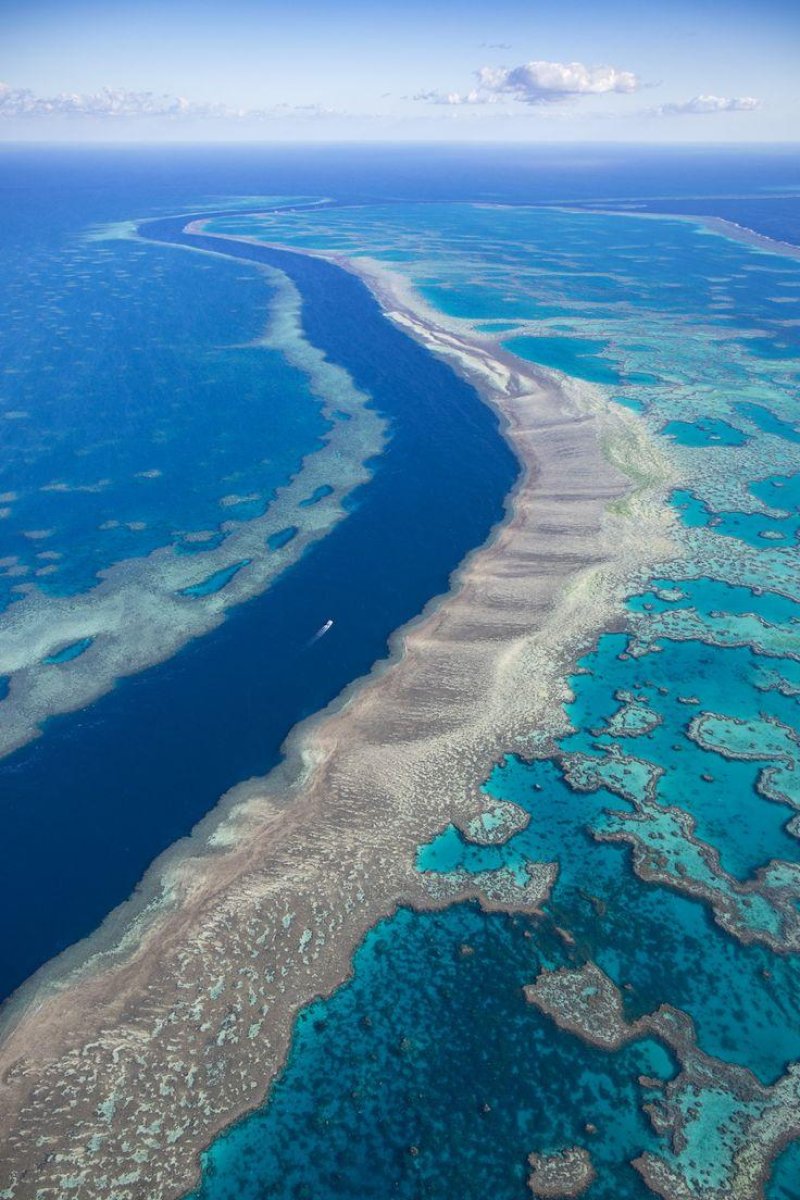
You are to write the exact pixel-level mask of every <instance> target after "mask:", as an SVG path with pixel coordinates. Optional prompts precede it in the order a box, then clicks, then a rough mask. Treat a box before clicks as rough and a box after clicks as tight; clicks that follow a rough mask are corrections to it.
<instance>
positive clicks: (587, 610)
mask: <svg viewBox="0 0 800 1200" xmlns="http://www.w3.org/2000/svg"><path fill="white" fill-rule="evenodd" d="M337 261H339V260H337ZM340 265H341V266H343V267H346V268H347V269H351V270H356V272H357V273H358V274H360V275H361V276H362V278H364V279H365V281H366V282H367V283H368V285H369V286H370V287H371V288H372V290H373V292H374V293H375V294H376V296H377V298H378V299H379V301H380V303H381V305H382V307H383V309H384V311H385V313H386V315H387V316H388V317H389V319H391V320H392V321H394V322H395V323H396V324H397V325H398V326H400V327H401V328H403V329H404V330H405V331H406V332H407V333H408V334H409V335H410V336H412V337H414V338H416V339H417V340H418V341H419V342H421V343H422V344H423V345H424V346H426V347H427V348H428V349H429V350H430V351H431V353H433V354H435V355H438V356H439V357H441V358H443V359H444V360H445V361H447V362H448V363H450V364H451V365H452V367H453V368H454V369H455V370H456V371H458V372H459V374H461V375H462V376H463V377H464V378H466V379H467V380H468V381H469V382H470V383H472V384H473V385H474V386H475V387H476V388H477V389H478V390H479V392H480V393H481V395H482V397H483V398H484V399H485V400H486V401H487V402H488V403H490V404H491V405H493V406H494V407H495V408H496V410H497V411H498V413H499V414H500V415H501V419H502V423H503V428H504V432H505V435H506V437H507V438H508V440H509V442H510V444H511V445H512V447H513V449H514V451H515V453H516V455H517V456H518V458H519V460H520V462H521V463H522V464H523V467H524V471H523V475H522V477H521V479H520V481H519V483H518V485H517V487H516V489H515V491H514V493H513V495H512V496H511V498H510V502H509V510H508V516H507V519H506V521H505V522H504V523H503V524H502V525H501V526H500V527H498V529H497V530H496V531H495V534H494V536H493V537H492V538H491V539H490V541H489V542H488V543H487V544H486V545H485V546H484V547H482V548H481V549H480V550H478V551H476V552H474V553H473V554H472V555H470V556H469V557H468V558H467V559H466V561H465V562H464V564H463V565H462V567H461V568H460V570H459V571H458V572H457V573H456V575H455V576H454V578H453V580H452V587H451V590H450V592H449V593H448V594H447V596H446V597H444V598H442V599H440V600H438V601H436V602H434V603H432V604H431V605H430V606H429V608H428V609H427V610H426V612H425V613H424V614H423V615H422V616H421V617H420V618H419V619H417V620H416V621H415V622H412V623H411V624H410V625H409V626H407V627H406V628H405V629H403V630H401V631H399V632H398V634H397V635H396V637H395V641H394V646H393V654H392V657H391V659H390V660H389V661H388V662H387V663H384V664H379V665H378V667H376V668H375V669H374V670H373V672H372V674H371V675H370V676H369V677H367V679H365V680H363V681H360V682H359V683H358V684H356V685H354V686H353V687H352V688H350V689H348V691H347V692H346V693H345V695H344V697H343V698H341V699H340V701H339V702H337V703H336V704H335V705H333V706H331V708H330V709H329V710H327V711H326V712H325V713H323V714H321V715H320V716H319V717H317V718H314V719H312V720H310V721H308V722H306V723H304V724H303V725H301V726H299V727H298V729H297V730H295V732H294V734H293V735H292V736H291V738H290V739H289V743H288V745H287V757H286V760H285V762H284V764H283V765H282V767H280V768H278V769H277V770H276V771H275V772H273V773H272V774H271V775H270V776H268V777H267V778H266V779H264V780H255V781H251V782H250V783H248V784H245V785H242V786H241V787H240V788H237V789H235V790H234V792H232V793H231V794H230V795H229V796H228V797H227V798H226V800H225V802H224V803H223V804H221V805H220V807H219V808H218V810H216V812H215V813H214V814H211V816H210V817H209V818H207V819H206V821H205V822H203V824H202V826H200V827H199V828H198V830H197V831H196V832H195V835H194V836H193V838H192V839H189V840H187V841H186V842H184V843H182V844H180V845H179V846H178V847H176V848H175V849H174V850H173V851H172V852H168V853H167V854H166V855H164V856H162V858H161V859H160V860H159V862H157V863H156V864H154V867H153V868H151V871H150V872H149V873H148V876H147V877H146V879H145V881H144V883H143V887H142V889H141V892H140V895H139V897H138V898H135V899H134V901H133V902H132V904H131V905H130V907H129V909H128V910H127V911H124V910H123V911H122V912H118V913H117V914H115V917H114V920H113V922H109V923H107V925H106V926H105V927H104V928H103V929H102V930H101V931H99V934H98V935H96V937H95V938H94V939H89V941H88V942H87V943H85V944H84V945H83V946H82V947H79V948H77V950H76V951H73V952H72V953H71V954H69V955H68V956H65V958H64V959H63V960H62V961H61V963H58V962H57V963H56V964H55V965H54V966H53V967H51V968H50V969H47V970H46V971H45V973H43V975H42V976H41V977H40V978H39V979H38V980H34V982H33V983H32V984H31V985H29V986H28V987H27V988H26V989H25V990H24V991H23V993H22V994H21V995H20V996H18V998H17V1000H16V1001H15V1003H14V1004H13V1005H12V1006H11V1008H10V1009H9V1010H8V1015H7V1020H6V1028H5V1033H4V1037H3V1040H2V1044H0V1080H1V1081H2V1085H1V1086H0V1137H1V1140H2V1144H3V1146H4V1150H3V1151H2V1154H0V1195H2V1197H3V1200H19V1198H23V1197H41V1198H44V1197H55V1196H60V1195H64V1194H70V1195H76V1196H79V1197H80V1198H81V1200H84V1198H88V1197H101V1196H102V1197H110V1196H113V1197H115V1200H144V1198H145V1197H146V1198H147V1200H157V1198H167V1197H177V1196H180V1195H182V1194H183V1193H184V1192H185V1191H186V1190H187V1189H188V1188H189V1187H191V1186H192V1184H193V1183H195V1182H196V1180H197V1178H198V1161H199V1160H198V1155H199V1152H200V1151H201V1150H202V1149H203V1148H204V1147H206V1146H207V1145H208V1144H209V1143H210V1142H211V1141H212V1139H213V1138H214V1136H215V1135H216V1134H217V1133H218V1132H219V1131H220V1130H221V1129H223V1128H225V1127H226V1126H227V1125H229V1124H230V1123H231V1122H233V1121H235V1120H236V1119H237V1118H239V1117H241V1116H242V1115H243V1114H244V1113H246V1112H247V1111H249V1110H252V1109H253V1108H255V1107H256V1106H257V1105H258V1104H260V1103H261V1102H262V1101H263V1099H264V1096H265V1094H266V1092H267V1091H268V1089H269V1085H270V1082H271V1081H272V1080H273V1079H274V1077H275V1075H276V1073H277V1072H278V1071H279V1069H280V1067H281V1064H282V1063H283V1061H284V1058H285V1055H286V1052H287V1048H288V1045H289V1042H290V1038H291V1033H292V1027H293V1022H294V1019H295V1017H296V1015H297V1013H298V1011H299V1010H300V1009H301V1008H302V1007H303V1006H304V1005H305V1004H307V1003H308V1002H309V1001H310V1000H311V999H313V998H314V997H316V996H319V995H327V994H329V993H330V992H332V991H333V990H334V989H335V988H336V987H337V986H338V985H339V984H341V982H342V981H343V980H345V979H346V978H347V976H348V974H349V972H350V969H351V961H352V956H353V952H354V950H355V949H356V947H357V946H358V944H359V943H360V941H361V940H362V939H363V937H364V935H365V933H366V932H367V931H368V930H369V929H370V928H371V927H372V926H374V925H375V924H376V922H377V921H379V920H380V919H381V918H382V917H384V916H386V915H387V914H391V913H392V912H394V911H395V910H396V909H397V907H398V906H401V905H409V906H414V907H418V908H433V907H439V906H442V905H446V904H450V903H453V902H454V901H456V900H459V899H465V898H471V899H475V900H477V901H478V902H479V903H480V904H482V905H483V906H484V907H485V908H486V909H502V910H509V909H512V910H513V909H521V910H524V911H528V912H532V913H536V912H537V911H539V909H540V907H541V905H542V904H543V903H544V902H545V901H546V899H547V897H548V895H549V892H550V889H551V888H552V885H553V883H554V881H555V878H556V867H555V865H554V864H548V863H543V864H532V865H531V867H530V868H529V876H528V879H527V881H526V882H525V884H524V885H522V886H520V884H519V883H518V881H517V880H516V879H515V878H513V877H512V876H510V875H508V876H507V875H504V873H503V872H487V873H485V875H480V874H478V875H473V876H470V877H468V878H464V877H459V878H455V879H452V880H450V881H449V882H448V880H447V877H437V879H436V886H435V888H434V885H433V884H432V883H431V880H430V877H428V876H425V875H423V874H421V873H419V872H418V871H417V870H416V868H415V865H414V863H415V855H416V850H417V848H418V846H419V845H420V844H421V843H423V842H425V841H428V840H430V839H431V838H432V837H433V836H434V835H435V834H437V833H438V832H440V830H441V829H442V828H444V826H445V825H447V824H448V823H449V822H454V823H455V824H457V825H458V826H460V827H462V828H463V827H465V826H466V824H467V823H468V822H469V821H470V820H474V818H475V817H476V816H477V815H478V814H479V813H480V812H481V811H482V810H483V809H484V808H485V807H486V805H487V803H488V801H487V799H486V798H485V797H483V796H482V795H481V792H480V790H479V785H480V783H481V781H482V780H483V779H484V778H485V777H486V776H487V774H488V773H489V771H490V769H491V767H492V765H493V763H494V762H495V761H496V760H497V759H498V758H499V757H500V756H501V755H502V754H503V753H505V752H507V751H518V752H520V753H525V752H526V750H528V749H530V748H532V746H533V745H534V742H532V731H538V735H537V736H538V739H539V741H538V743H537V744H539V745H541V744H542V739H543V738H546V737H547V735H552V734H554V733H556V732H558V731H559V730H560V729H562V728H563V724H564V718H563V715H562V709H561V702H562V701H563V700H564V699H565V698H566V696H567V685H566V675H567V673H568V671H569V670H570V668H571V667H572V665H573V664H574V662H575V659H576V657H577V656H578V655H579V654H580V653H581V652H582V651H583V650H585V649H586V648H588V647H589V646H590V645H591V643H592V642H593V640H594V638H595V637H596V635H597V634H598V632H599V631H601V630H604V629H607V628H609V627H613V626H614V625H615V624H616V623H618V622H619V621H620V620H621V616H622V603H623V600H624V597H625V595H626V594H628V592H629V591H630V590H631V589H633V588H635V587H636V584H637V582H638V581H641V580H642V579H644V578H645V577H646V572H647V570H648V567H649V566H650V565H652V564H654V563H655V562H658V561H663V560H665V559H668V558H669V557H670V556H671V554H672V552H673V546H672V543H671V539H670V533H671V529H672V521H673V519H674V518H673V516H672V515H671V514H670V512H669V510H668V508H667V506H665V505H664V504H663V503H662V500H663V497H664V495H665V494H666V492H667V490H668V489H669V487H670V486H671V484H672V482H673V481H672V477H671V470H670V466H669V464H668V463H667V461H666V460H665V459H664V457H663V456H662V454H661V452H660V451H659V450H658V449H657V448H656V447H655V446H654V444H653V442H652V441H651V440H650V438H649V436H648V435H647V432H646V430H645V426H644V424H643V423H642V422H641V421H640V420H639V418H637V417H636V416H634V415H633V414H632V413H629V412H627V411H624V410H622V409H621V408H619V407H617V406H612V405H610V404H608V403H607V402H606V401H605V399H604V398H603V396H602V395H601V394H600V393H599V392H598V391H597V390H596V389H594V388H593V387H591V386H589V385H584V384H580V383H577V382H576V381H574V380H570V379H567V378H565V377H559V376H555V375H553V374H548V373H545V372H542V371H539V370H538V369H536V368H534V367H532V366H530V365H529V364H526V363H523V362H522V361H521V360H518V359H516V358H515V357H513V356H512V355H510V354H505V353H502V352H498V350H497V349H496V347H494V346H492V345H491V344H490V343H488V342H483V341H481V340H479V339H475V338H467V337H465V336H464V335H463V333H461V332H459V330H458V329H457V328H454V327H448V325H447V324H446V323H445V322H444V321H443V320H442V319H441V318H440V317H439V316H438V314H433V313H432V312H431V311H430V310H429V309H427V308H426V307H425V306H424V305H423V304H422V303H421V302H420V301H419V300H418V299H417V298H415V297H414V296H413V295H412V294H411V293H410V292H409V291H408V289H407V287H406V285H404V284H403V283H402V282H398V281H397V280H396V279H395V278H394V277H393V276H392V275H391V274H389V273H388V272H386V271H385V270H383V269H378V268H377V267H376V266H375V265H374V264H369V263H362V262H359V263H358V264H357V266H354V265H353V264H351V263H345V262H341V261H340Z"/></svg>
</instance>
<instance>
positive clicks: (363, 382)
mask: <svg viewBox="0 0 800 1200" xmlns="http://www.w3.org/2000/svg"><path fill="white" fill-rule="evenodd" d="M184 222H185V218H181V219H180V220H165V221H158V222H154V223H150V224H148V226H147V234H148V236H149V237H150V238H151V239H157V240H159V241H164V242H183V243H184V244H187V245H194V246H200V247H202V246H204V245H207V246H208V248H211V249H214V250H216V251H218V252H219V251H220V249H221V247H220V243H219V241H218V240H211V239H203V238H199V237H189V236H187V235H183V234H182V233H181V229H182V227H183V224H184ZM228 252H229V253H232V254H233V255H234V256H235V257H240V258H243V259H247V260H254V261H259V262H265V263H269V264H270V265H273V266H276V267H279V268H280V269H281V270H283V271H285V272H286V274H287V275H289V276H290V277H291V278H292V280H293V281H294V283H295V284H296V285H297V287H298V289H299V290H300V293H301V295H302V298H303V311H302V321H303V326H304V330H305V333H306V336H307V337H308V339H309V340H310V341H311V342H312V343H313V344H314V345H315V346H317V347H318V348H319V349H321V350H323V351H324V352H325V354H326V355H327V357H328V358H329V359H330V360H331V361H332V362H335V363H338V364H340V365H341V366H343V367H345V368H347V370H348V371H349V372H350V374H351V376H352V377H353V379H354V381H355V383H356V385H357V386H358V387H359V388H362V389H364V390H365V391H367V392H369V393H370V394H371V396H372V397H373V400H374V403H375V406H376V407H377V408H378V409H379V411H380V412H381V413H383V414H385V416H386V417H387V418H388V419H389V421H390V428H391V441H390V443H389V445H388V447H387V449H386V452H385V453H384V454H383V455H382V456H381V457H380V459H379V460H377V461H376V462H375V463H374V464H373V466H374V478H373V479H372V480H371V481H370V482H369V483H368V484H367V485H365V486H364V487H362V488H360V489H359V490H358V492H357V493H356V494H355V497H354V503H353V505H352V511H351V513H350V514H349V516H348V517H347V519H346V520H345V521H343V522H342V523H341V524H340V525H338V526H337V527H336V528H335V529H334V530H333V531H332V532H331V533H330V534H329V535H328V536H327V537H326V538H324V539H323V540H322V541H320V542H319V543H317V544H316V545H314V546H313V547H312V548H310V549H309V550H308V552H307V553H306V554H305V555H304V557H303V558H302V559H301V560H300V562H299V563H297V564H296V565H295V566H294V567H292V568H290V569H289V570H288V571H287V572H286V573H285V574H284V575H283V576H282V577H281V578H279V579H278V580H277V581H276V582H275V584H274V585H273V586H272V587H271V588H270V589H269V590H268V591H267V592H265V593H264V594H263V595H262V596H260V597H258V598H257V599H255V600H252V601H250V602H249V603H247V604H245V605H243V606H241V607H240V608H238V609H235V610H233V611H232V612H231V613H230V614H229V617H228V619H227V620H226V621H225V623H224V624H223V625H222V626H221V627H220V628H219V629H218V630H216V631H215V632H213V633H211V634H209V635H207V636H206V637H204V638H202V639H200V640H198V641H196V642H194V643H191V644H190V645H188V646H187V647H186V648H185V649H184V650H182V651H181V652H180V653H179V654H178V655H176V656H175V657H174V658H173V659H171V660H170V661H168V662H165V663H163V664H161V665H159V666H157V667H154V668H152V669H150V670H148V671H146V672H143V673H142V674H140V675H138V676H135V677H133V678H130V679H127V680H123V681H122V682H120V683H119V684H118V686H117V687H116V688H115V689H114V691H113V692H111V693H110V694H109V695H107V696H105V697H103V698H102V699H100V700H98V701H97V702H96V703H95V704H93V705H92V706H91V707H89V708H87V709H85V710H83V711H82V712H80V713H77V714H71V715H66V716H59V717H56V718H53V719H52V720H51V721H49V722H48V725H47V729H46V735H45V736H44V737H42V738H40V739H39V740H38V741H37V742H35V743H32V744H31V745H29V746H26V747H23V748H22V749H21V750H19V751H18V752H17V753H15V754H14V755H11V756H10V757H9V758H8V759H6V760H5V761H3V762H0V797H1V799H0V805H2V821H3V830H4V847H5V852H4V853H3V855H2V858H3V863H2V870H1V871H0V911H2V912H4V913H5V914H6V916H8V914H11V913H13V914H14V918H13V920H9V919H6V920H5V921H3V922H2V923H1V925H0V929H1V932H0V993H2V994H3V995H7V994H8V993H9V992H10V991H11V990H12V989H13V988H15V987H16V986H18V985H19V984H20V983H21V982H22V981H23V980H24V979H25V978H26V977H27V976H28V975H30V974H31V973H32V972H33V971H34V970H35V969H36V968H37V967H39V966H40V965H41V964H42V963H44V962H46V961H47V960H48V959H49V958H51V957H52V956H53V955H55V954H57V953H58V952H59V951H61V950H63V949H64V948H65V947H67V946H69V945H70V944H72V943H74V942H75V941H77V940H78V939H79V938H82V937H84V936H86V935H87V934H89V933H90V932H91V931H92V930H93V929H94V928H96V927H97V925H98V924H99V923H100V922H101V921H102V919H103V917H104V916H105V915H106V914H107V913H108V912H109V911H110V910H111V909H112V908H113V907H114V906H115V905H117V904H119V903H120V902H121V901H123V900H124V899H125V898H126V897H127V896H128V895H129V894H130V893H131V891H132V890H133V889H134V887H135V885H136V883H137V881H138V880H139V879H140V878H141V876H142V874H143V873H144V871H145V870H146V868H147V866H148V864H149V863H150V862H152V860H153V859H154V858H155V857H156V855H158V854H159V853H160V852H161V851H163V850H164V849H165V848H166V847H168V846H169V845H171V844H172V843H173V842H174V841H176V840H177V839H178V838H180V837H181V836H183V835H185V834H187V833H188V832H189V831H190V830H191V828H192V827H193V826H194V825H195V824H196V822H197V821H198V820H200V818H201V817H203V816H204V815H205V814H206V813H207V812H208V811H209V810H210V809H211V808H213V806H214V805H215V804H216V802H217V800H218V799H219V797H220V796H221V795H222V794H223V793H224V792H225V791H226V790H227V789H228V788H230V787H231V786H232V785H233V784H235V783H237V782H238V781H240V780H242V779H245V778H247V777H248V776H251V775H255V774H262V773H264V772H265V771H267V770H268V769H269V768H270V767H271V766H273V765H274V764H275V763H276V762H277V761H278V759H279V755H280V747H281V744H282V742H283V740H284V738H285V737H286V734H287V733H288V732H289V730H290V729H291V728H292V726H293V725H294V724H296V722H297V721H299V720H300V719H301V718H303V717H304V716H307V715H308V714H310V713H313V712H315V711H317V710H319V709H320V708H322V707H323V706H324V705H325V704H327V703H328V702H329V701H330V700H332V699H333V698H334V697H335V696H336V695H338V693H339V692H340V691H341V690H342V689H343V688H344V687H345V686H346V685H347V684H348V683H349V682H350V681H351V680H354V679H356V678H358V677H359V676H361V675H363V674H364V673H365V672H366V671H368V670H369V668H370V666H371V665H372V664H373V663H374V662H375V661H376V660H378V659H380V658H381V657H383V656H384V655H385V653H386V649H387V639H388V637H389V635H390V633H391V632H392V630H394V629H396V628H397V627H398V626H400V625H402V624H403V623H404V622H405V621H408V620H409V619H410V618H411V617H413V616H414V615H415V614H417V613H418V612H420V610H421V609H422V608H423V607H424V605H425V603H426V602H427V601H428V600H429V599H430V598H431V597H433V596H435V595H437V594H439V593H441V592H443V591H445V590H446V588H447V581H448V576H449V575H450V573H451V572H452V571H453V569H454V568H455V567H456V566H457V565H458V563H459V562H460V561H461V560H462V559H463V557H464V555H465V554H466V553H467V552H468V551H469V550H470V549H472V548H473V547H475V546H478V545H480V543H481V542H482V541H484V539H485V538H486V537H487V535H488V533H489V531H490V529H491V527H492V525H493V524H494V523H495V522H497V521H498V520H499V519H500V518H501V517H502V515H503V504H504V499H505V497H506V496H507V494H508V492H509V490H510V489H511V487H512V486H513V483H514V480H515V478H516V474H517V470H518V468H517V464H516V460H515V459H514V457H513V455H512V453H511V451H510V449H509V448H508V446H507V445H506V443H505V441H504V440H503V439H502V437H501V435H500V432H499V428H498V423H497V419H496V417H495V415H494V414H493V413H492V412H491V411H490V410H489V409H488V408H487V407H486V406H485V405H484V404H483V403H482V402H481V400H480V399H479V397H478V395H477V394H476V392H475V391H474V390H473V389H472V388H471V387H469V386H468V385H467V384H465V383H464V382H462V381H461V380H460V379H459V378H458V377H457V376H456V375H455V374H454V373H453V372H452V371H451V370H450V369H449V368H448V367H446V366H445V365H443V364H442V363H440V362H438V361H437V360H436V359H434V358H433V357H432V356H431V355H430V354H428V353H427V352H426V351H425V350H423V349H422V348H421V347H420V346H419V345H417V344H416V343H415V342H414V341H413V340H411V339H410V338H409V337H407V336H406V335H405V334H403V333H401V332H400V331H399V330H397V329H396V328H395V327H394V326H393V325H391V324H390V323H389V322H388V321H387V320H386V319H385V318H384V317H383V315H382V313H381V311H380V308H379V306H378V304H377V303H376V301H375V300H374V298H373V297H372V296H371V295H370V293H369V291H368V290H367V288H366V287H365V286H364V285H363V284H362V283H361V282H360V280H358V279H357V278H355V277H354V276H352V275H350V274H348V273H347V272H345V271H343V270H341V269H340V268H338V267H336V266H333V265H331V264H328V263H325V262H322V261H319V260H315V259H310V258H302V257H299V256H297V255H294V254H290V253H281V252H277V251H272V250H268V249H266V248H261V247H256V246H249V245H245V244H241V245H239V246H236V247H234V246H231V247H229V249H228ZM329 618H333V619H334V621H335V624H334V627H333V628H332V629H331V631H330V633H329V634H328V635H327V636H326V637H324V638H323V639H321V640H320V641H318V642H316V643H315V644H314V645H313V646H310V647H309V646H308V642H309V638H310V637H311V636H312V635H313V633H314V632H315V631H316V630H317V629H319V628H320V626H321V625H322V624H323V622H324V621H326V620H328V619H329ZM43 828H46V830H47V836H46V837H43V835H42V831H43Z"/></svg>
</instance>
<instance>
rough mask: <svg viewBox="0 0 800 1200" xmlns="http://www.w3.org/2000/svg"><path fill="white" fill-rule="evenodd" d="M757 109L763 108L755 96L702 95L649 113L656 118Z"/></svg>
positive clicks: (660, 106)
mask: <svg viewBox="0 0 800 1200" xmlns="http://www.w3.org/2000/svg"><path fill="white" fill-rule="evenodd" d="M757 108H761V101H760V100H757V99H756V98H755V96H708V95H700V96H693V97H692V99H691V100H684V101H683V102H682V103H680V104H661V105H659V107H658V108H653V109H650V110H649V112H650V115H651V116H656V117H679V116H684V115H686V114H688V115H690V116H691V115H694V116H703V115H704V114H706V113H721V112H753V111H754V110H755V109H757Z"/></svg>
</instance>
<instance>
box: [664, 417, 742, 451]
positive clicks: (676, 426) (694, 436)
mask: <svg viewBox="0 0 800 1200" xmlns="http://www.w3.org/2000/svg"><path fill="white" fill-rule="evenodd" d="M661 432H662V433H663V434H664V437H668V438H672V440H673V441H675V442H677V443H678V445H679V446H713V445H720V446H743V445H744V444H745V442H746V441H747V434H746V433H744V432H743V431H742V430H741V429H737V428H736V427H735V426H734V425H729V424H728V422H727V421H720V420H716V419H715V418H713V417H710V418H709V419H708V420H702V419H701V420H699V421H667V423H666V425H665V426H664V427H663V428H662V430H661Z"/></svg>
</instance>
